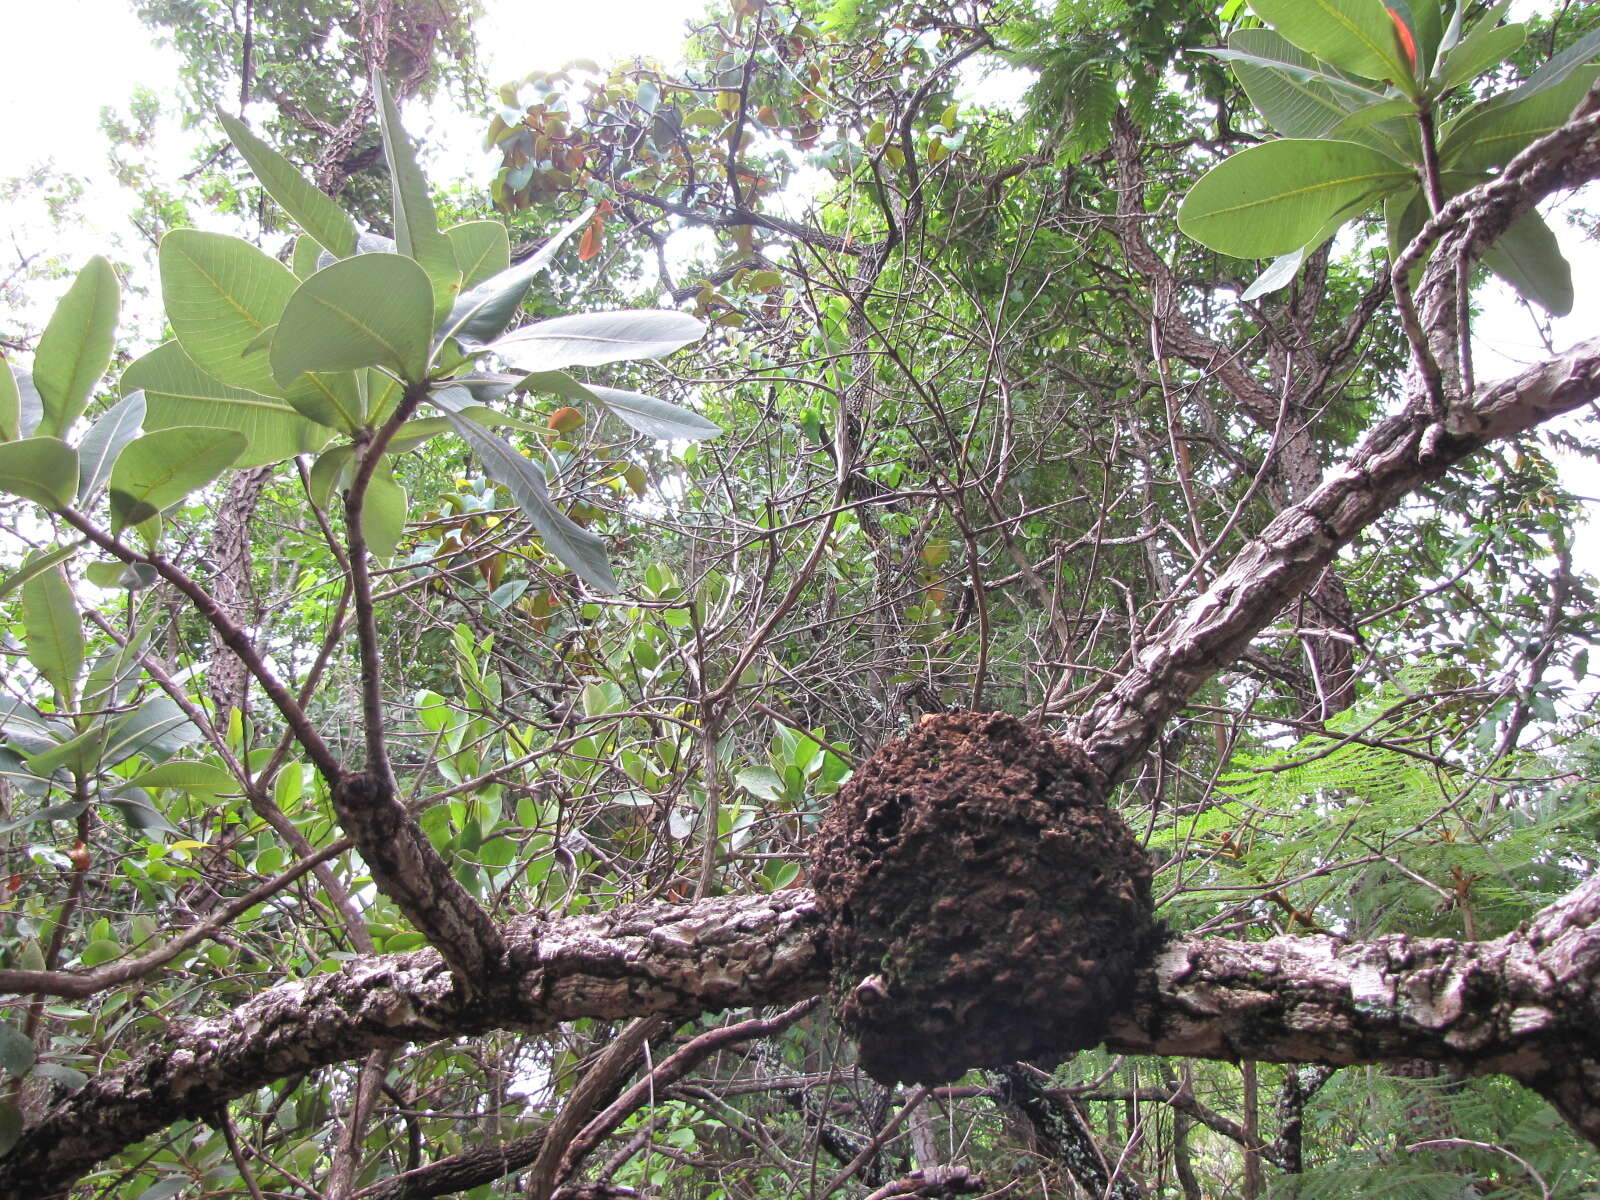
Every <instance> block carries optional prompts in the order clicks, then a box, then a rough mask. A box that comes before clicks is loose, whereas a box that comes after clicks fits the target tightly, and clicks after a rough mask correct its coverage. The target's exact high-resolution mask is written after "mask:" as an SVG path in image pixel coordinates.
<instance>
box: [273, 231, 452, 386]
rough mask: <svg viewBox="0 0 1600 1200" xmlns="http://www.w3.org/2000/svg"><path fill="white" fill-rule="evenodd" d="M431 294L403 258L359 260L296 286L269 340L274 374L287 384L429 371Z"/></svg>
mask: <svg viewBox="0 0 1600 1200" xmlns="http://www.w3.org/2000/svg"><path fill="white" fill-rule="evenodd" d="M432 318H433V292H432V288H431V286H430V285H429V283H428V277H427V275H426V274H424V273H423V270H422V268H421V267H419V266H418V265H417V264H416V263H414V262H412V261H411V260H410V259H409V258H406V257H405V256H404V255H401V254H358V255H356V256H355V257H354V258H346V259H341V260H340V261H339V262H336V263H334V264H333V265H332V266H329V267H324V268H323V269H322V270H320V271H318V272H317V273H316V274H315V275H313V276H312V277H311V278H310V279H308V280H306V281H305V282H304V283H302V284H301V285H300V287H299V289H298V290H296V292H295V293H294V295H293V296H291V297H290V298H289V303H288V305H287V306H285V308H284V310H283V316H282V317H281V318H280V319H279V321H278V334H277V336H276V337H275V338H273V339H272V373H273V375H274V376H276V378H277V379H278V380H279V382H281V383H284V384H289V383H292V382H293V381H294V380H295V378H296V377H297V376H299V375H300V373H301V372H303V371H347V370H353V369H354V368H356V367H371V366H385V367H388V368H390V369H391V370H393V371H395V372H397V373H398V374H399V375H400V376H401V377H402V378H403V379H406V380H408V381H411V382H415V381H417V380H420V379H422V377H423V376H424V374H425V373H426V371H427V362H428V350H429V346H430V342H431V334H432V331H433V320H432Z"/></svg>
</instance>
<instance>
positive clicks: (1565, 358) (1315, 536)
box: [1073, 338, 1600, 780]
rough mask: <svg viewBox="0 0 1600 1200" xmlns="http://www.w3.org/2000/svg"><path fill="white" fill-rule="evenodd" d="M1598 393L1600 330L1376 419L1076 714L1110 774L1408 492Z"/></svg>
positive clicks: (1121, 771)
mask: <svg viewBox="0 0 1600 1200" xmlns="http://www.w3.org/2000/svg"><path fill="white" fill-rule="evenodd" d="M1596 397H1600V338H1591V339H1589V340H1588V341H1585V342H1580V343H1579V344H1578V345H1576V346H1574V347H1573V348H1572V349H1570V350H1568V351H1567V352H1566V353H1565V354H1561V355H1559V356H1557V357H1556V358H1553V359H1550V360H1549V361H1547V362H1543V363H1540V364H1539V365H1538V366H1535V367H1532V368H1530V369H1528V370H1526V371H1524V372H1523V373H1522V374H1520V375H1517V376H1514V377H1513V378H1511V379H1507V380H1503V381H1502V382H1500V383H1497V384H1494V385H1492V386H1490V387H1488V388H1485V389H1483V390H1482V391H1481V392H1480V393H1479V394H1478V396H1477V398H1476V399H1475V400H1474V402H1473V403H1471V404H1469V405H1464V406H1462V407H1461V409H1460V410H1458V411H1456V412H1452V413H1447V414H1446V415H1445V416H1443V417H1440V418H1434V417H1432V416H1430V415H1429V414H1428V413H1427V412H1426V411H1422V409H1424V408H1425V406H1413V407H1412V408H1411V409H1409V410H1408V411H1406V412H1404V413H1402V414H1401V415H1399V416H1395V417H1391V418H1389V419H1388V420H1386V421H1383V422H1382V423H1380V424H1379V425H1378V426H1377V427H1376V428H1375V429H1373V430H1372V431H1371V432H1370V433H1369V434H1368V435H1367V437H1366V438H1365V440H1363V441H1362V443H1361V445H1360V446H1359V447H1358V448H1357V449H1356V451H1355V453H1353V454H1352V455H1351V456H1350V458H1349V459H1348V460H1347V461H1346V462H1345V464H1344V465H1343V466H1342V467H1339V468H1338V469H1336V470H1335V471H1333V472H1332V473H1331V474H1330V475H1329V476H1328V477H1327V478H1326V479H1324V480H1323V482H1322V484H1321V485H1320V486H1319V487H1318V488H1317V489H1316V491H1314V492H1312V494H1311V495H1309V496H1307V497H1306V498H1305V499H1304V500H1302V501H1301V502H1300V503H1299V504H1296V505H1294V506H1293V507H1291V508H1288V509H1286V510H1284V511H1283V512H1282V513H1280V514H1278V516H1277V517H1276V518H1274V519H1273V521H1272V522H1271V523H1270V524H1268V525H1267V527H1266V528H1265V529H1264V530H1262V531H1261V534H1260V536H1259V537H1257V538H1256V539H1255V541H1253V542H1251V543H1250V545H1248V546H1246V547H1245V548H1244V549H1243V550H1242V551H1240V553H1239V554H1238V555H1237V556H1236V557H1235V558H1234V560H1233V561H1232V562H1231V563H1230V564H1229V565H1228V567H1227V569H1226V570H1224V571H1223V572H1222V574H1221V575H1219V576H1218V577H1217V579H1216V581H1215V582H1214V583H1213V584H1212V585H1211V587H1210V588H1209V589H1208V590H1207V591H1206V592H1204V593H1203V594H1202V595H1200V596H1199V597H1197V598H1196V599H1195V600H1194V601H1193V602H1192V603H1191V604H1190V605H1189V607H1188V608H1187V609H1186V610H1185V611H1184V612H1183V613H1182V614H1180V615H1179V616H1178V617H1177V618H1176V619H1174V621H1173V622H1172V624H1170V625H1169V626H1167V628H1166V629H1165V630H1164V631H1163V632H1162V633H1161V635H1160V636H1158V637H1157V638H1155V639H1154V640H1152V641H1151V642H1150V644H1149V645H1147V646H1146V647H1144V649H1143V650H1142V651H1141V652H1140V654H1139V656H1138V659H1137V660H1136V661H1135V663H1134V665H1133V667H1132V668H1131V669H1130V670H1129V671H1128V672H1127V674H1125V675H1124V676H1123V677H1122V679H1121V680H1120V681H1119V682H1118V683H1117V685H1116V687H1115V688H1113V689H1112V690H1111V691H1110V692H1108V693H1106V694H1105V695H1104V696H1102V697H1101V698H1100V699H1099V700H1098V701H1096V702H1095V704H1094V705H1093V706H1092V707H1091V708H1090V709H1089V711H1088V712H1087V713H1085V714H1083V715H1082V716H1081V717H1079V718H1077V719H1076V720H1075V721H1074V722H1073V729H1074V732H1075V734H1076V736H1077V738H1078V739H1079V740H1080V741H1082V742H1083V744H1084V745H1085V747H1086V748H1087V749H1088V751H1089V753H1090V755H1091V757H1092V758H1093V759H1094V760H1095V763H1096V765H1097V766H1099V768H1100V769H1101V770H1102V771H1104V772H1105V773H1106V775H1107V777H1108V778H1110V779H1112V780H1116V779H1119V778H1121V777H1122V776H1123V775H1125V774H1126V773H1127V772H1128V771H1129V770H1131V769H1132V768H1133V767H1134V766H1135V765H1137V763H1138V761H1139V758H1140V757H1141V756H1142V755H1143V753H1144V751H1145V750H1146V748H1148V747H1149V745H1150V744H1151V742H1152V741H1153V740H1154V739H1155V736H1156V734H1157V733H1159V732H1160V730H1161V728H1162V727H1163V726H1164V725H1165V724H1166V722H1167V721H1168V720H1169V719H1170V718H1171V717H1172V715H1173V714H1174V713H1176V712H1177V711H1178V710H1179V709H1180V708H1182V707H1183V705H1184V704H1185V703H1187V701H1188V699H1189V697H1190V696H1192V695H1194V693H1195V692H1196V691H1197V690H1198V689H1199V688H1200V687H1201V685H1203V684H1204V683H1205V682H1206V680H1208V679H1209V678H1210V677H1211V676H1212V675H1213V674H1214V673H1216V672H1217V671H1218V670H1220V669H1222V668H1223V667H1225V666H1227V665H1228V664H1229V663H1230V662H1232V661H1233V660H1234V659H1236V658H1237V657H1238V656H1239V655H1240V654H1241V653H1243V651H1244V648H1245V646H1246V645H1248V643H1249V641H1250V639H1251V638H1252V637H1254V636H1255V635H1256V633H1257V632H1259V631H1260V630H1261V629H1262V628H1264V627H1265V626H1266V625H1267V623H1268V622H1270V621H1271V620H1272V618H1273V617H1274V616H1276V615H1277V614H1278V613H1279V612H1281V611H1282V610H1283V606H1284V604H1285V603H1286V602H1287V601H1288V600H1289V599H1290V598H1292V597H1294V596H1297V595H1299V594H1300V593H1301V592H1303V591H1304V590H1305V589H1306V588H1307V587H1309V586H1310V584H1311V582H1312V581H1313V580H1315V579H1316V577H1317V575H1318V574H1320V573H1321V572H1322V570H1323V569H1324V568H1325V567H1326V566H1327V565H1328V564H1329V563H1331V562H1332V561H1333V559H1334V557H1335V556H1336V555H1337V554H1338V552H1339V550H1340V548H1341V547H1343V546H1345V545H1346V544H1347V543H1349V542H1350V541H1351V540H1352V539H1353V538H1354V537H1355V536H1356V535H1357V534H1358V533H1360V532H1361V530H1362V529H1364V528H1365V527H1366V526H1367V525H1368V524H1370V523H1371V522H1372V521H1374V520H1376V519H1377V518H1378V517H1380V516H1381V515H1383V513H1385V512H1386V511H1388V509H1389V508H1390V507H1392V506H1393V505H1394V503H1395V502H1396V501H1397V500H1398V499H1399V498H1400V497H1401V496H1403V495H1404V494H1405V493H1407V492H1409V491H1411V490H1413V489H1414V488H1417V487H1420V486H1421V485H1422V484H1424V483H1428V482H1430V481H1431V480H1434V479H1437V478H1439V476H1441V475H1443V474H1444V473H1445V472H1446V471H1447V470H1448V469H1449V468H1450V467H1451V466H1453V465H1454V464H1456V463H1457V462H1459V461H1461V459H1463V458H1465V457H1466V456H1467V455H1469V454H1472V453H1474V452H1475V451H1477V450H1480V449H1482V448H1483V447H1484V446H1487V445H1488V444H1489V443H1490V442H1492V441H1494V440H1496V439H1498V438H1503V437H1509V436H1510V435H1512V434H1516V433H1521V432H1523V431H1525V430H1528V429H1531V428H1533V427H1534V426H1535V425H1538V424H1539V423H1540V422H1541V421H1545V420H1548V419H1550V418H1551V417H1555V416H1559V415H1560V414H1562V413H1565V412H1571V411H1572V410H1573V409H1575V408H1579V407H1581V406H1582V405H1584V404H1587V403H1589V402H1590V401H1592V400H1594V399H1595V398H1596Z"/></svg>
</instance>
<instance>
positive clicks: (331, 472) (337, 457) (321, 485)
mask: <svg viewBox="0 0 1600 1200" xmlns="http://www.w3.org/2000/svg"><path fill="white" fill-rule="evenodd" d="M391 444H392V443H391ZM355 454H356V451H355V447H354V446H351V445H343V446H332V447H330V448H329V449H327V450H324V451H323V452H322V453H321V454H319V455H318V456H317V461H316V462H314V463H312V464H311V471H310V476H309V480H308V486H307V489H306V490H307V494H308V495H310V497H311V500H312V503H314V504H315V505H316V506H317V507H318V508H324V509H325V508H327V507H328V505H329V504H331V503H332V502H333V493H334V489H335V488H337V487H340V486H347V485H348V484H349V480H348V479H346V478H345V473H346V471H347V470H348V468H349V466H350V464H351V463H352V462H353V461H355Z"/></svg>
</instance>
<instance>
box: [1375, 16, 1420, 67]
mask: <svg viewBox="0 0 1600 1200" xmlns="http://www.w3.org/2000/svg"><path fill="white" fill-rule="evenodd" d="M1383 11H1384V12H1386V13H1388V14H1389V19H1390V20H1391V21H1393V22H1394V32H1395V36H1396V37H1397V38H1399V39H1400V49H1402V50H1404V51H1405V54H1406V58H1407V59H1409V60H1410V62H1411V69H1412V70H1413V71H1415V70H1416V69H1417V40H1416V39H1415V38H1414V37H1412V36H1411V30H1409V29H1408V28H1406V23H1405V22H1404V21H1402V20H1401V19H1400V14H1399V13H1397V12H1395V10H1394V9H1392V8H1390V7H1389V6H1388V5H1385V6H1384V10H1383Z"/></svg>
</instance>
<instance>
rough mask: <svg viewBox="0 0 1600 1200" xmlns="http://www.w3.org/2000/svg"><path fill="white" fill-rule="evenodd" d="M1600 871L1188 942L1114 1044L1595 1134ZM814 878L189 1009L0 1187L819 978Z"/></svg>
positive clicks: (67, 1104) (32, 1199)
mask: <svg viewBox="0 0 1600 1200" xmlns="http://www.w3.org/2000/svg"><path fill="white" fill-rule="evenodd" d="M1597 918H1600V880H1594V881H1591V882H1589V883H1587V884H1585V885H1584V886H1583V887H1581V888H1579V889H1578V890H1577V891H1576V892H1574V893H1572V895H1571V896H1569V897H1567V898H1566V899H1564V900H1563V901H1561V902H1560V903H1559V904H1556V905H1553V906H1551V907H1550V908H1548V909H1546V910H1545V911H1544V912H1542V913H1540V914H1539V916H1538V917H1537V918H1535V920H1533V921H1532V922H1530V923H1529V925H1528V926H1527V927H1526V928H1524V929H1519V930H1516V931H1514V932H1512V933H1510V934H1507V935H1506V936H1505V937H1502V938H1498V939H1496V940H1494V941H1490V942H1456V941H1452V940H1449V939H1444V938H1410V937H1406V936H1404V935H1396V936H1393V937H1384V938H1377V939H1374V940H1372V941H1368V942H1348V943H1347V942H1341V941H1339V940H1338V939H1336V938H1330V937H1302V938H1294V937H1282V938H1274V939H1272V940H1271V941H1267V942H1235V941H1224V940H1220V939H1213V938H1184V939H1180V940H1177V941H1175V942H1173V943H1172V944H1171V945H1169V946H1168V947H1167V949H1166V950H1165V951H1164V952H1163V953H1162V954H1161V955H1160V957H1159V958H1158V959H1157V961H1156V963H1155V965H1154V966H1152V967H1148V968H1146V969H1145V970H1144V971H1143V972H1141V973H1140V975H1139V977H1138V980H1137V982H1136V987H1135V1000H1134V1005H1133V1008H1132V1009H1131V1011H1128V1012H1123V1013H1117V1014H1114V1015H1113V1016H1112V1019H1111V1022H1110V1032H1109V1035H1108V1036H1107V1038H1106V1042H1105V1044H1106V1046H1107V1047H1108V1048H1109V1049H1111V1050H1113V1051H1116V1052H1119V1053H1127V1054H1166V1055H1178V1056H1186V1057H1194V1058H1215V1059H1224V1060H1229V1061H1234V1060H1238V1059H1240V1058H1254V1059H1262V1060H1267V1061H1274V1062H1300V1063H1317V1064H1323V1065H1327V1066H1351V1065H1356V1064H1361V1063H1373V1062H1383V1061H1387V1060H1391V1059H1395V1058H1420V1059H1427V1060H1429V1061H1435V1062H1440V1063H1443V1064H1446V1065H1448V1066H1450V1067H1451V1068H1452V1069H1454V1070H1456V1071H1459V1072H1460V1073H1462V1074H1465V1075H1484V1074H1504V1075H1507V1076H1509V1077H1511V1078H1513V1079H1516V1080H1518V1081H1519V1082H1521V1083H1523V1084H1525V1085H1527V1086H1528V1087H1531V1088H1533V1089H1534V1090H1536V1091H1538V1092H1539V1093H1540V1094H1541V1095H1543V1096H1545V1097H1546V1098H1547V1099H1548V1100H1549V1101H1550V1102H1551V1103H1552V1104H1553V1105H1554V1106H1555V1107H1556V1108H1557V1109H1558V1110H1559V1111H1560V1112H1561V1113H1562V1114H1563V1116H1565V1117H1566V1118H1567V1120H1568V1121H1569V1122H1571V1124H1572V1125H1573V1127H1574V1128H1575V1129H1576V1130H1577V1131H1578V1132H1579V1133H1580V1134H1581V1135H1582V1136H1584V1137H1585V1138H1587V1139H1588V1140H1590V1141H1591V1142H1593V1143H1595V1144H1596V1145H1600V986H1597V979H1600V928H1597V927H1596V922H1597ZM822 928H823V919H822V915H821V912H820V910H819V908H818V906H817V904H816V902H815V900H814V899H813V897H812V896H811V894H810V893H809V892H806V891H802V890H798V889H796V890H791V891H785V892H780V893H777V894H775V895H771V896H736V897H726V898H717V899H712V900H702V901H699V902H696V903H694V904H652V905H638V906H633V907H629V908H624V909H618V910H615V911H613V912H610V913H606V914H599V915H594V916H584V917H574V918H567V919H565V920H561V921H554V922H550V923H549V924H539V923H538V922H535V921H522V922H517V923H515V924H512V925H509V926H507V927H506V928H505V930H504V937H505V942H506V946H507V954H506V959H505V966H504V968H503V970H504V971H505V972H506V974H505V975H504V976H503V977H502V978H501V981H500V982H501V984H502V986H499V987H496V988H494V989H489V990H488V991H489V992H490V993H491V994H495V995H500V996H504V997H506V999H504V1000H502V1001H500V1002H499V1003H497V1004H489V1003H487V1002H486V1001H485V1000H484V999H483V996H484V994H485V992H484V991H475V992H471V993H469V992H468V991H467V990H466V989H464V988H463V987H461V986H460V985H459V984H458V983H457V982H456V981H455V978H454V977H453V976H452V974H451V973H450V971H449V969H448V968H447V967H446V966H445V965H444V963H443V961H442V960H441V959H440V957H439V955H438V954H436V953H435V952H433V951H431V950H428V951H421V952H418V953H414V954H405V955H396V956H377V957H371V958H365V959H360V960H358V961H356V962H354V963H352V964H351V965H350V966H348V967H346V968H345V969H344V970H343V971H340V972H337V973H335V974H329V975H320V976H317V977H315V978H313V979H307V980H297V981H295V982H292V983H285V984H280V985H279V986H278V987H275V988H272V989H270V990H269V991H267V992H264V993H262V994H261V995H260V996H258V997H256V998H255V999H254V1000H252V1001H250V1002H248V1003H246V1004H244V1005H241V1006H240V1007H239V1008H237V1009H235V1010H234V1011H232V1012H229V1013H227V1014H225V1015H223V1016H221V1017H217V1018H214V1019H212V1020H209V1021H204V1022H198V1023H196V1024H194V1025H191V1026H189V1027H188V1028H186V1029H183V1030H180V1031H179V1032H177V1033H176V1034H175V1036H174V1037H173V1038H172V1039H171V1041H170V1042H169V1043H168V1044H167V1045H165V1046H162V1047H160V1048H158V1049H154V1050H151V1051H148V1052H146V1053H145V1054H143V1055H140V1056H139V1057H137V1058H135V1059H134V1060H132V1061H131V1062H129V1063H128V1064H127V1065H126V1066H124V1067H122V1068H121V1069H120V1070H115V1071H107V1072H106V1073H104V1074H102V1075H100V1076H98V1077H96V1078H95V1079H94V1080H93V1081H91V1082H90V1083H89V1085H88V1086H86V1087H85V1088H84V1089H83V1090H82V1091H80V1092H77V1093H75V1094H73V1095H71V1096H67V1097H65V1098H63V1099H61V1100H60V1101H58V1102H57V1104H56V1105H55V1107H54V1108H53V1109H52V1110H50V1111H49V1112H48V1113H46V1115H45V1116H44V1118H43V1119H42V1120H40V1121H39V1122H37V1123H35V1124H34V1125H32V1126H31V1127H29V1128H28V1129H27V1130H26V1131H25V1132H24V1134H23V1137H22V1140H21V1141H20V1142H19V1143H18V1145H17V1147H16V1149H15V1150H13V1151H12V1153H11V1154H10V1155H8V1156H7V1157H6V1158H5V1159H4V1160H3V1161H0V1196H4V1197H13V1196H16V1197H22V1196H27V1197H29V1200H37V1198H38V1197H45V1196H51V1195H55V1194H58V1193H60V1192H61V1191H62V1190H63V1189H64V1188H66V1187H67V1185H69V1184H70V1183H71V1182H72V1181H73V1180H74V1179H76V1178H77V1177H78V1176H79V1175H81V1174H82V1173H83V1172H84V1171H86V1170H87V1169H88V1168H89V1167H91V1166H93V1165H94V1164H95V1163H96V1162H98V1161H100V1160H101V1159H103V1158H105V1157H107V1156H108V1155H111V1154H114V1153H116V1152H117V1151H118V1150H120V1149H122V1148H123V1147H124V1146H127V1145H130V1144H132V1143H134V1142H136V1141H139V1140H140V1139H142V1138H144V1137H145V1136H147V1135H149V1134H151V1133H154V1132H156V1131H157V1130H159V1129H162V1128H164V1127H165V1126H166V1125H168V1124H170V1123H171V1122H173V1121H176V1120H180V1119H183V1118H186V1117H190V1118H192V1117H198V1116H203V1115H205V1114H207V1113H209V1112H212V1111H214V1110H215V1108H216V1107H217V1105H219V1104H222V1103H226V1102H227V1101H228V1100H231V1099H234V1098H235V1097H238V1096H241V1095H244V1094H245V1093H246V1092H249V1091H252V1090H253V1089H255V1088H257V1087H261V1086H263V1085H264V1084H267V1083H271V1082H272V1081H274V1080H277V1079H283V1078H286V1077H289V1076H292V1075H297V1074H300V1073H302V1072H305V1071H310V1070H315V1069H317V1068H318V1067H323V1066H327V1065H329V1064H331V1063H335V1062H344V1061H349V1060H352V1059H357V1058H360V1057H362V1056H363V1055H365V1054H366V1053H367V1052H369V1051H371V1050H374V1049H383V1048H389V1047H396V1046H402V1045H405V1044H408V1043H427V1042H433V1041H437V1040H439V1039H442V1038H450V1037H461V1036H470V1035H473V1034H478V1033H483V1032H485V1031H487V1030H489V1029H494V1028H501V1029H517V1030H524V1031H529V1032H537V1031H541V1030H545V1029H549V1028H550V1027H552V1026H553V1025H555V1024H556V1023H558V1022H560V1021H570V1020H574V1019H576V1018H579V1017H600V1018H607V1019H617V1018H621V1017H627V1016H637V1015H643V1014H650V1013H660V1014H664V1015H670V1016H675V1017H689V1016H692V1015H695V1014H697V1013H702V1012H715V1011H720V1010H723V1009H727V1008H735V1007H750V1006H757V1005H765V1004H777V1003H786V1002H790V1001H793V1000H797V999H802V998H804V997H806V996H813V995H818V994H821V993H822V992H823V991H825V990H826V988H827V986H828V960H827V955H826V953H825V951H824V949H823V945H822V943H823V938H822Z"/></svg>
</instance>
